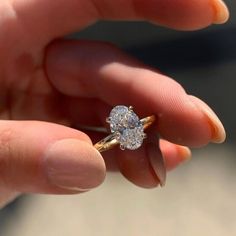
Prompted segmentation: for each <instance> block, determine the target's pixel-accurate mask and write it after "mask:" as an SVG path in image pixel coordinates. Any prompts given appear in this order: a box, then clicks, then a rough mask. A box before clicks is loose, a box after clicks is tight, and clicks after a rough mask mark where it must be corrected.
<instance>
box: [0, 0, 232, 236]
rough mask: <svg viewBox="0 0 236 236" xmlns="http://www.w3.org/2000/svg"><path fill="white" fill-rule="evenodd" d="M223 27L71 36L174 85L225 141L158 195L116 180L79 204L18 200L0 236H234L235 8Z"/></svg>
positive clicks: (0, 222)
mask: <svg viewBox="0 0 236 236" xmlns="http://www.w3.org/2000/svg"><path fill="white" fill-rule="evenodd" d="M226 2H227V4H228V6H229V8H230V11H231V19H230V21H229V22H228V23H227V24H226V25H222V26H216V25H215V26H211V27H210V28H207V29H204V30H202V31H198V32H177V31H174V30H169V29H165V28H162V27H157V26H154V25H151V24H147V23H143V22H99V23H97V24H96V25H94V26H92V27H90V28H88V29H86V30H84V31H83V32H80V33H77V34H75V35H73V37H76V38H89V39H95V40H103V41H109V42H112V43H115V44H117V45H118V46H119V47H121V48H123V49H124V50H126V51H127V52H129V53H130V54H133V55H134V56H136V57H138V58H140V60H142V61H143V62H145V63H147V64H149V65H151V66H154V67H157V68H159V69H160V70H161V71H162V72H164V73H166V74H168V75H170V76H172V77H173V78H175V79H176V80H177V81H179V82H180V83H181V84H182V85H183V86H184V87H185V88H186V90H187V92H188V93H191V94H194V95H196V96H198V97H200V98H202V99H203V100H204V101H206V102H207V103H208V104H209V105H210V106H211V107H213V109H214V110H215V111H216V113H217V114H218V115H219V117H220V118H221V120H222V121H223V123H224V125H225V127H226V131H227V141H226V143H225V144H223V145H209V146H208V147H206V148H204V149H202V150H194V151H193V160H192V161H191V162H188V163H185V164H184V165H182V166H181V167H179V168H178V169H176V170H175V171H173V172H171V173H170V174H169V176H168V181H167V186H166V187H165V188H163V189H155V190H143V189H139V188H137V187H135V186H133V185H132V184H130V183H128V182H127V181H126V180H124V179H123V177H121V176H120V175H119V174H109V175H108V177H107V180H106V182H105V183H104V184H103V185H102V186H101V187H100V188H98V189H96V190H94V191H91V192H89V193H87V194H82V195H79V196H38V195H37V196H36V195H31V196H25V197H22V198H20V199H18V200H16V201H15V202H13V203H12V204H10V205H9V206H8V207H6V208H5V209H3V210H1V211H0V236H18V235H24V236H32V235H34V236H39V235H47V236H51V235H56V236H65V235H83V236H90V235H96V236H98V235H101V236H106V235H115V236H116V235H134V236H139V235H148V236H149V235H150V236H156V235H161V236H189V235H191V236H195V235H196V236H199V235H207V236H218V235H219V236H222V235H227V236H231V235H232V236H233V235H236V184H235V183H236V174H235V173H236V160H235V156H236V155H235V153H236V142H235V141H236V108H235V107H236V106H235V104H236V92H235V91H236V78H235V77H236V76H235V75H236V2H235V1H232V0H228V1H226Z"/></svg>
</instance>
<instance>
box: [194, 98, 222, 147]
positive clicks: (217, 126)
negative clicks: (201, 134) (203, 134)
mask: <svg viewBox="0 0 236 236" xmlns="http://www.w3.org/2000/svg"><path fill="white" fill-rule="evenodd" d="M190 99H191V101H192V102H193V103H194V104H195V105H196V106H197V107H198V109H200V110H201V111H202V112H203V113H204V115H205V116H206V118H207V119H208V122H209V124H210V127H211V131H212V136H211V137H212V138H211V141H212V142H213V143H223V142H224V141H225V139H226V133H225V129H224V126H223V125H222V123H221V121H220V120H219V118H218V117H217V115H216V114H215V113H214V111H212V110H211V108H210V107H209V106H208V105H207V104H206V103H204V102H203V101H201V100H200V99H198V98H196V97H194V96H190Z"/></svg>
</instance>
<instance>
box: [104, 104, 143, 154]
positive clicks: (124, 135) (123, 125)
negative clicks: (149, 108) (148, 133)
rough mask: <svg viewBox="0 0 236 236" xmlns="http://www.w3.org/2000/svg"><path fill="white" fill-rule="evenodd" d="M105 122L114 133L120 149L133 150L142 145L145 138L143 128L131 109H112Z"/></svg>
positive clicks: (120, 107) (121, 107) (118, 107)
mask: <svg viewBox="0 0 236 236" xmlns="http://www.w3.org/2000/svg"><path fill="white" fill-rule="evenodd" d="M107 121H108V123H109V124H110V129H111V132H112V133H116V139H117V140H118V141H119V142H120V147H121V149H129V150H135V149H137V148H139V147H140V146H141V145H142V143H143V139H144V137H145V133H144V127H143V125H142V124H141V122H140V120H139V117H138V116H137V115H136V114H135V113H134V112H133V110H132V107H129V108H128V107H126V106H116V107H114V108H113V109H112V111H111V113H110V115H109V117H108V119H107Z"/></svg>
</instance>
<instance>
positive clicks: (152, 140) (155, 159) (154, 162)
mask: <svg viewBox="0 0 236 236" xmlns="http://www.w3.org/2000/svg"><path fill="white" fill-rule="evenodd" d="M146 143H147V144H146V151H147V156H148V159H149V161H150V164H151V166H152V169H153V171H154V172H155V174H156V176H157V178H158V179H159V181H160V185H161V186H162V187H163V186H165V183H166V167H165V162H164V158H163V156H162V153H161V151H160V148H159V147H158V143H159V138H158V134H157V133H156V132H155V131H154V130H149V131H148V133H147V139H146Z"/></svg>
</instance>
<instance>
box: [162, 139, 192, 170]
mask: <svg viewBox="0 0 236 236" xmlns="http://www.w3.org/2000/svg"><path fill="white" fill-rule="evenodd" d="M160 148H161V151H162V154H163V157H164V159H165V165H166V168H167V170H168V171H170V170H173V169H175V168H176V167H177V166H178V165H180V164H182V163H184V162H186V161H189V160H190V159H191V155H192V154H191V150H190V149H189V148H188V147H185V146H181V145H176V144H173V143H170V142H168V141H166V140H160Z"/></svg>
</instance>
